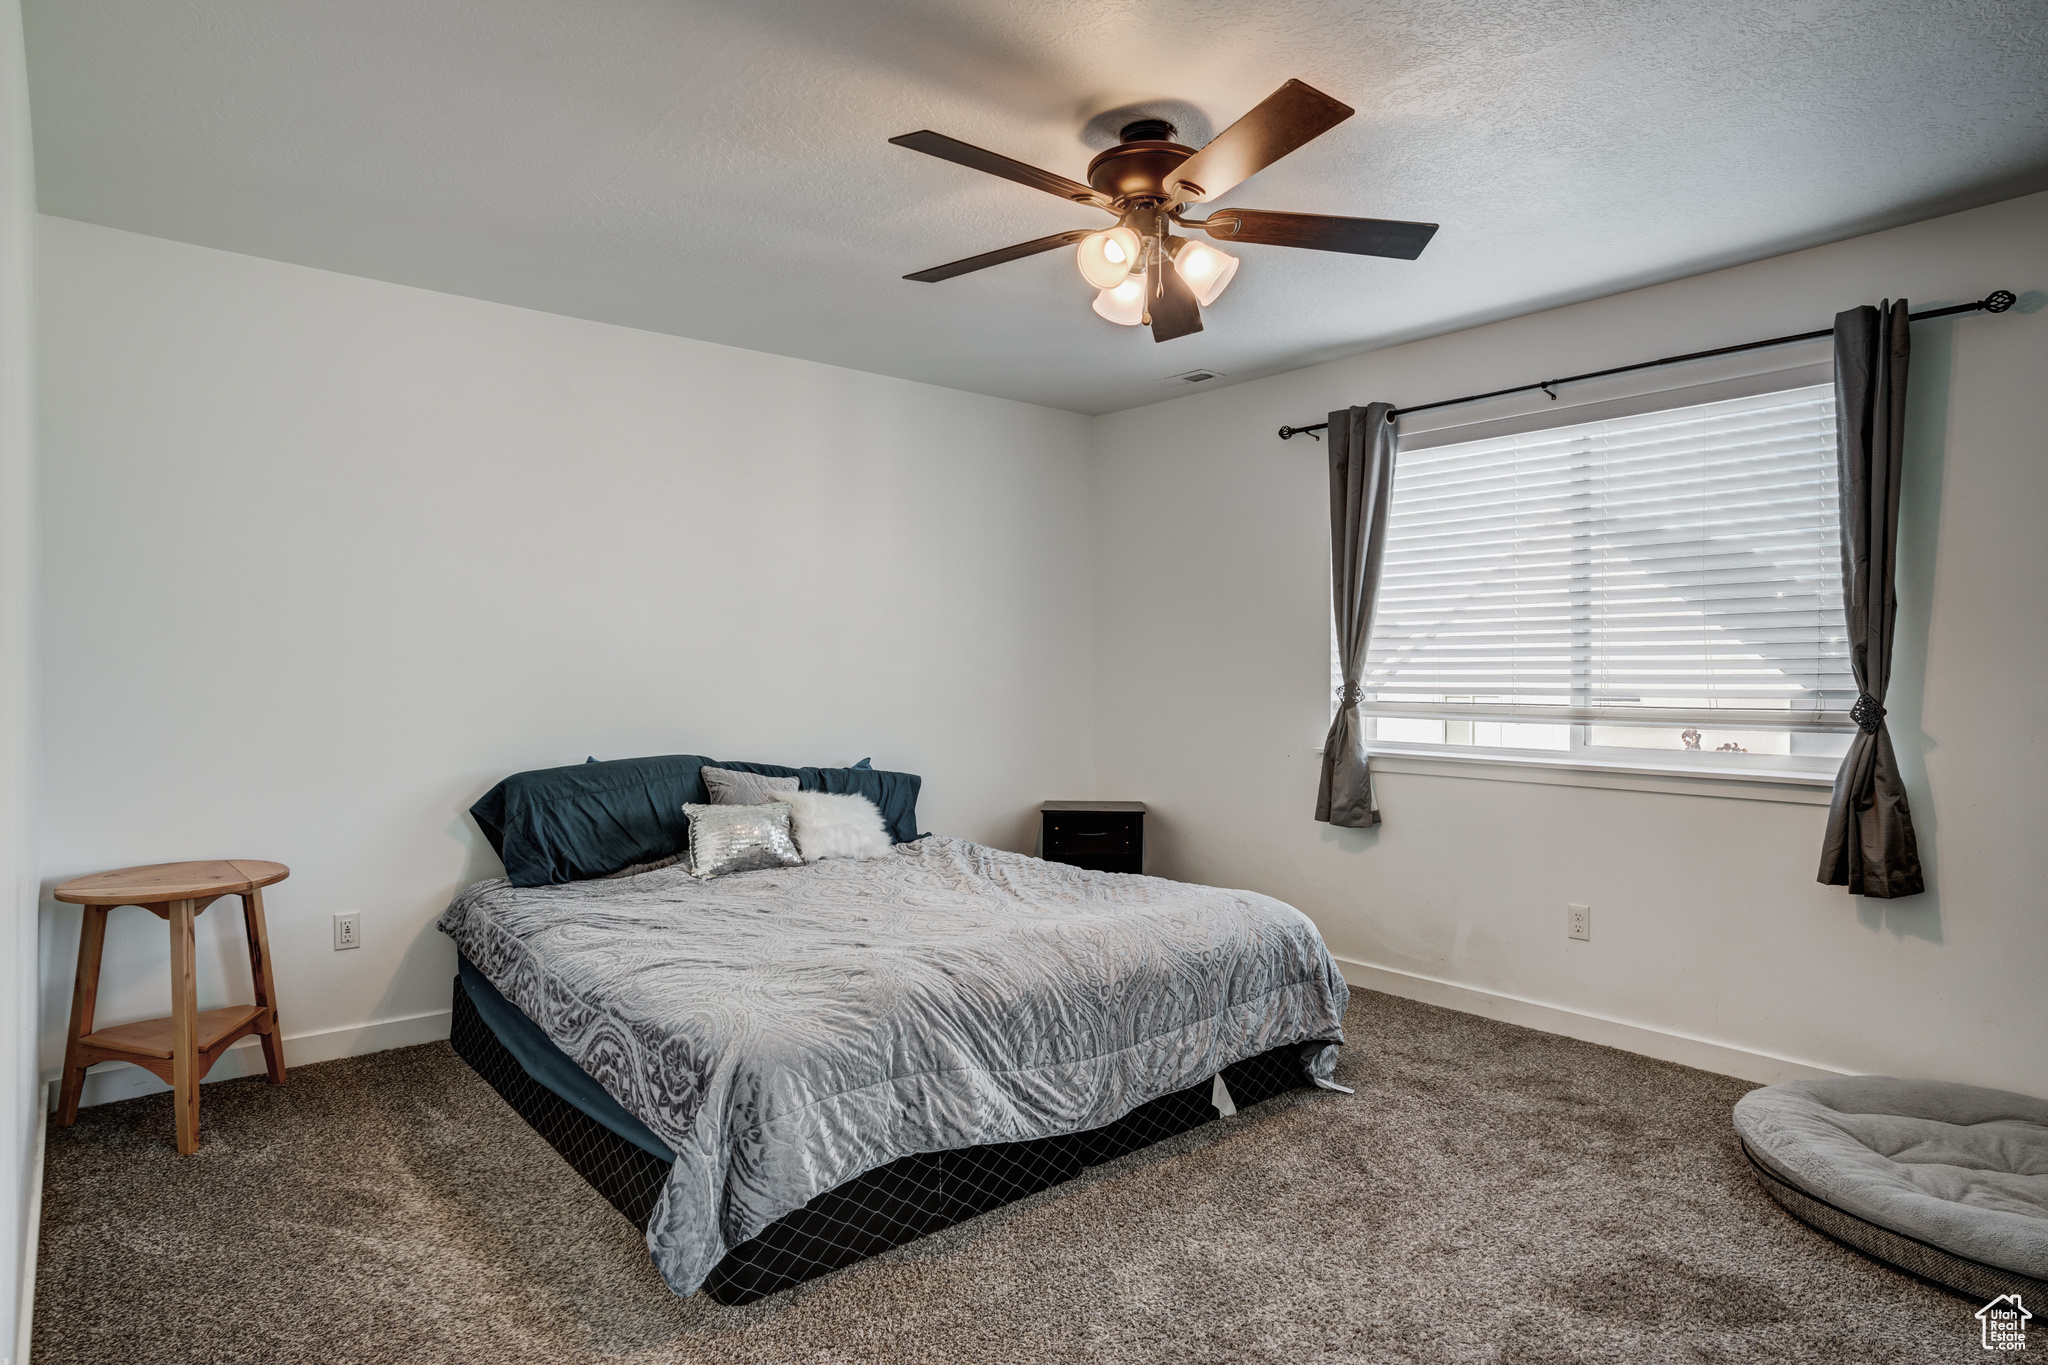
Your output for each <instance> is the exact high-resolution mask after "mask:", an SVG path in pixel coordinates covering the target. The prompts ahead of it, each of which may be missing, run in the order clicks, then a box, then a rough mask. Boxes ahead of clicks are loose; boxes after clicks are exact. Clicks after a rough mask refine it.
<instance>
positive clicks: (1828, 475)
mask: <svg viewBox="0 0 2048 1365" xmlns="http://www.w3.org/2000/svg"><path fill="white" fill-rule="evenodd" d="M1446 436H1449V437H1451V438H1452V439H1449V440H1445V439H1443V438H1444V437H1446ZM1455 436H1456V433H1455V431H1453V432H1450V433H1444V432H1439V433H1435V434H1434V437H1433V439H1434V441H1435V443H1433V444H1425V445H1424V448H1421V449H1415V450H1410V449H1409V448H1408V444H1407V442H1405V441H1404V443H1403V446H1402V450H1401V454H1400V457H1399V459H1398V460H1397V462H1396V464H1395V466H1394V491H1393V499H1392V502H1391V504H1390V506H1389V516H1388V524H1387V545H1386V555H1385V561H1384V565H1383V568H1382V571H1381V576H1380V586H1379V596H1378V599H1377V602H1376V604H1375V607H1374V611H1373V636H1372V642H1371V647H1370V651H1369V655H1368V659H1367V664H1366V669H1365V676H1364V678H1363V679H1362V682H1363V685H1364V688H1365V698H1366V699H1365V704H1364V706H1363V707H1362V709H1363V710H1364V712H1365V713H1366V714H1367V716H1368V717H1369V718H1370V721H1371V729H1370V731H1369V732H1368V737H1369V738H1370V739H1372V740H1373V741H1375V747H1380V748H1384V747H1386V746H1387V745H1390V744H1391V745H1428V746H1432V747H1450V748H1458V749H1464V750H1467V751H1473V752H1477V751H1496V752H1497V751H1507V750H1517V751H1522V752H1523V753H1525V754H1548V755H1551V756H1559V755H1571V756H1576V757H1577V758H1579V759H1580V760H1583V761H1607V762H1617V763H1627V762H1642V761H1645V760H1651V759H1654V760H1657V761H1660V762H1667V761H1672V762H1680V763H1693V764H1702V765H1705V766H1711V767H1734V768H1743V767H1752V766H1758V765H1762V766H1768V767H1771V768H1778V769H1799V768H1810V769H1814V770H1821V769H1831V768H1832V767H1833V766H1834V764H1833V762H1832V760H1833V759H1835V758H1837V757H1839V756H1840V755H1841V754H1842V753H1843V752H1845V751H1846V749H1847V744H1848V733H1849V731H1850V730H1851V728H1852V724H1851V722H1850V720H1849V717H1848V709H1849V707H1850V705H1851V704H1852V703H1853V702H1854V700H1855V697H1856V687H1855V683H1854V680H1853V678H1852V676H1851V674H1850V671H1849V659H1848V644H1847V638H1846V637H1847V631H1846V628H1845V626H1844V623H1843V617H1842V562H1841V532H1840V524H1839V506H1838V503H1837V495H1836V474H1835V420H1834V392H1833V388H1832V385H1829V384H1809V385H1805V386H1802V387H1798V388H1787V389H1779V390H1777V391H1775V392H1764V393H1753V394H1749V395H1746V396H1742V397H1737V398H1730V399H1722V400H1719V401H1712V402H1695V403H1692V404H1690V405H1687V406H1671V407H1663V408H1661V409H1660V410H1655V411H1649V412H1636V413H1633V414H1631V415H1625V416H1618V417H1609V418H1606V419H1605V420H1597V421H1581V422H1579V423H1577V424H1574V425H1558V426H1551V427H1548V428H1546V429H1541V430H1534V431H1520V432H1512V433H1510V434H1505V435H1489V436H1486V437H1484V438H1483V439H1476V440H1464V441H1458V440H1456V439H1455ZM1644 750H1665V751H1668V753H1667V754H1665V755H1661V756H1660V755H1652V754H1645V753H1643V752H1642V751H1644ZM1681 755H1683V756H1682V757H1681Z"/></svg>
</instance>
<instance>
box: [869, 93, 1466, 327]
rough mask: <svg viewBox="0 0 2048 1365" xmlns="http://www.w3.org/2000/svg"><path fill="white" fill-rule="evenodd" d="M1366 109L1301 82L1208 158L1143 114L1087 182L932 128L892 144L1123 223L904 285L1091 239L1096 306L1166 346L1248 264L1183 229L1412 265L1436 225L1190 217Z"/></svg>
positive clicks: (1082, 258)
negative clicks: (1188, 211) (1188, 212)
mask: <svg viewBox="0 0 2048 1365" xmlns="http://www.w3.org/2000/svg"><path fill="white" fill-rule="evenodd" d="M1354 112H1355V111H1354V110H1353V109H1352V108H1351V107H1350V106H1349V105H1346V104H1341V103H1339V102H1338V101H1336V100H1333V99H1331V98H1330V97H1329V96H1328V95H1325V94H1324V93H1323V92H1322V91H1320V90H1317V89H1315V88H1314V87H1312V86H1308V85H1304V84H1302V83H1301V82H1300V81H1289V82H1287V84H1285V85H1283V86H1281V87H1280V88H1279V89H1278V90H1275V91H1274V92H1273V93H1272V94H1270V95H1268V96H1267V97H1266V98H1265V99H1264V100H1263V101H1262V102H1261V103H1260V104H1259V106H1258V107H1257V108H1255V109H1253V110H1252V111H1251V112H1250V113H1248V114H1246V115H1245V116H1244V117H1243V118H1241V119H1239V120H1238V121H1237V122H1235V123H1233V124H1231V125H1230V126H1229V127H1228V128H1225V129H1224V130H1223V131H1222V132H1221V133H1219V134H1217V135H1216V136H1215V137H1214V138H1213V139H1211V140H1210V142H1209V144H1208V145H1207V146H1206V147H1203V148H1202V149H1201V150H1200V151H1196V150H1195V149H1194V148H1192V147H1184V146H1182V145H1181V144H1180V143H1178V142H1175V141H1174V140H1173V139H1174V137H1175V135H1176V130H1175V129H1174V126H1173V125H1172V124H1171V123H1168V122H1167V121H1166V120H1164V119H1151V118H1148V119H1138V120H1136V121H1134V122H1131V123H1127V124H1125V125H1124V127H1123V130H1122V132H1121V134H1120V135H1119V136H1120V137H1121V138H1122V141H1121V142H1120V143H1118V145H1116V146H1114V147H1112V148H1110V149H1109V150H1108V151H1106V152H1104V153H1102V155H1100V156H1098V157H1096V158H1095V159H1094V160H1093V161H1091V162H1089V163H1088V183H1087V184H1085V185H1083V184H1082V183H1080V182H1079V181H1077V180H1069V179H1067V177H1065V176H1063V175H1055V174H1054V173H1053V172H1051V171H1042V170H1039V169H1038V168H1037V167H1036V166H1027V165H1025V164H1024V163H1023V162H1021V161H1012V160H1011V159H1010V158H1009V157H1006V156H1002V155H1000V154H998V153H995V152H990V151H984V150H982V149H981V148H980V147H973V146H969V145H968V144H967V143H965V142H961V141H959V140H957V139H955V138H950V137H947V136H946V135H945V134H943V133H934V132H932V131H930V130H929V129H927V130H925V131H923V132H917V133H905V134H904V135H903V136H902V137H892V138H890V139H889V141H890V142H892V143H894V144H895V145H896V146H898V147H908V148H909V149H910V150H911V151H913V152H923V153H924V154H925V155H926V156H935V157H938V158H939V159H940V160H941V161H951V162H954V163H956V164H958V165H961V166H966V167H969V168H971V169H973V170H977V171H986V172H988V173H989V174H990V175H999V176H1002V177H1003V178H1004V179H1005V180H1014V181H1016V182H1017V183H1018V184H1020V185H1029V186H1030V187H1031V188H1032V189H1035V190H1044V191H1045V192H1046V193H1047V194H1056V195H1058V196H1059V197H1060V198H1062V199H1071V200H1073V201H1074V202H1075V203H1077V204H1088V205H1091V206H1093V207H1095V208H1098V209H1102V210H1104V211H1105V212H1107V213H1110V214H1112V215H1114V216H1115V218H1116V220H1117V223H1116V226H1115V227H1110V228H1102V229H1100V230H1095V231H1091V230H1089V229H1087V228H1077V229H1075V230H1074V231H1071V232H1058V233H1054V234H1053V235H1052V236H1050V237H1040V238H1039V239H1038V240H1037V241H1033V242H1019V243H1018V244H1017V245H1016V246H1006V247H1003V248H1001V249H1000V250H997V251H985V252H983V253H982V254H981V255H979V256H969V257H967V258H966V259H965V260H960V261H954V262H952V263H951V264H950V265H941V266H934V267H932V268H931V269H930V270H920V271H918V272H917V273H916V274H915V275H905V276H904V277H903V278H904V279H906V280H921V281H923V282H924V283H926V284H937V283H938V282H939V281H940V280H950V279H952V278H954V277H955V276H958V275H967V274H971V273H973V272H974V271H976V270H985V269H987V268H988V267H989V266H992V265H1001V264H1003V263H1004V262H1005V261H1015V260H1021V259H1023V258H1024V257H1026V256H1036V255H1037V254H1038V253H1039V252H1041V251H1051V250H1052V249H1054V248H1055V247H1061V246H1069V245H1072V244H1074V243H1079V244H1080V250H1079V251H1078V252H1077V253H1076V258H1077V261H1078V263H1079V265H1080V267H1081V274H1082V276H1083V277H1084V278H1086V279H1087V281H1088V283H1090V284H1092V285H1094V286H1095V288H1096V290H1097V291H1098V292H1097V293H1096V295H1095V311H1096V312H1097V313H1099V314H1101V315H1102V316H1103V317H1105V318H1107V319H1109V320H1110V321H1111V322H1115V323H1120V324H1122V325H1124V326H1126V327H1135V326H1138V325H1139V324H1140V323H1146V324H1149V325H1150V326H1151V328H1152V339H1153V340H1154V341H1171V340H1173V339H1174V338H1175V337H1184V336H1187V335H1189V334H1190V333H1194V332H1199V331H1201V330H1202V309H1204V308H1206V307H1208V306H1209V305H1210V304H1212V303H1214V302H1215V301H1216V299H1217V297H1218V296H1219V295H1221V294H1222V293H1223V288H1224V286H1225V285H1227V284H1229V283H1230V279H1231V276H1233V275H1235V274H1236V273H1237V264H1238V263H1237V258H1236V257H1235V256H1232V255H1230V254H1229V253H1228V252H1224V251H1218V250H1217V249H1216V248H1215V247H1212V246H1210V245H1209V244H1208V243H1207V242H1197V241H1195V240H1194V239H1192V238H1189V237H1176V236H1175V235H1174V234H1173V232H1172V230H1171V229H1172V228H1174V227H1183V228H1194V229H1198V230H1199V231H1202V232H1206V233H1207V234H1208V235H1209V236H1210V237H1211V238H1213V239H1215V240H1217V241H1222V242H1256V243H1259V244H1260V245H1264V246H1293V247H1308V248H1311V249H1313V250H1316V251H1346V252H1350V253H1352V254H1353V255H1357V256H1392V257H1396V258H1398V259H1400V260H1404V261H1412V260H1414V259H1415V258H1416V257H1417V256H1420V255H1421V254H1422V249H1423V248H1424V247H1426V246H1428V245H1429V239H1430V238H1431V237H1432V236H1434V235H1435V233H1436V226H1437V225H1436V224H1435V223H1403V222H1397V221H1394V220H1391V219H1385V218H1331V217H1326V216H1324V215H1322V214H1316V213H1273V212H1270V211H1268V210H1265V209H1217V210H1215V211H1214V212H1212V213H1211V214H1210V215H1209V216H1208V217H1207V218H1203V219H1194V218H1189V217H1187V216H1185V215H1184V214H1183V213H1182V209H1183V208H1184V207H1185V206H1186V205H1188V204H1200V203H1204V202H1206V201H1208V200H1211V199H1215V198H1217V197H1218V196H1219V195H1222V194H1225V193H1227V192H1228V191H1230V190H1231V189H1233V188H1235V187H1236V186H1237V185H1238V184H1240V183H1242V182H1243V181H1245V180H1248V179H1250V178H1251V177H1252V176H1253V175H1256V174H1257V173H1258V172H1260V171H1262V170H1264V169H1265V168H1266V167H1268V166H1270V165H1272V164H1273V163H1274V162H1276V161H1278V160H1279V159H1280V158H1281V157H1283V156H1286V155H1287V154H1288V153H1289V152H1291V151H1293V150H1295V149H1296V148H1297V147H1301V146H1303V145H1305V144H1307V143H1309V142H1312V141H1313V140H1315V139H1316V138H1318V137H1321V136H1322V135H1323V134H1324V133H1327V132H1328V131H1330V129H1332V128H1334V127H1336V126H1337V125H1338V124H1340V123H1342V122H1343V121H1344V120H1345V119H1348V118H1350V117H1351V115H1352V114H1353V113H1354Z"/></svg>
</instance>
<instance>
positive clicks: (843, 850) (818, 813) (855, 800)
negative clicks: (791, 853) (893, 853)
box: [775, 792, 889, 863]
mask: <svg viewBox="0 0 2048 1365" xmlns="http://www.w3.org/2000/svg"><path fill="white" fill-rule="evenodd" d="M775 799H776V800H777V801H787V802H788V803H789V829H790V833H791V835H792V836H793V837H794V838H795V839H796V849H797V852H799V853H801V854H802V855H803V859H804V861H805V862H807V863H815V862H816V861H818V859H820V858H879V857H880V856H881V855H883V854H884V853H887V852H888V851H889V831H888V829H887V828H886V827H885V826H884V825H883V824H882V811H881V808H880V807H878V806H877V805H875V803H874V802H872V801H870V800H868V799H867V798H866V797H865V796H859V795H855V794H848V795H845V796H835V795H833V794H832V793H831V792H776V793H775Z"/></svg>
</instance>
